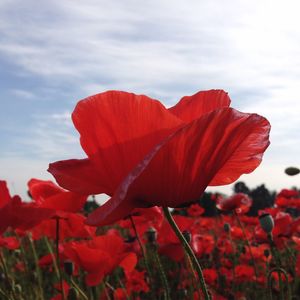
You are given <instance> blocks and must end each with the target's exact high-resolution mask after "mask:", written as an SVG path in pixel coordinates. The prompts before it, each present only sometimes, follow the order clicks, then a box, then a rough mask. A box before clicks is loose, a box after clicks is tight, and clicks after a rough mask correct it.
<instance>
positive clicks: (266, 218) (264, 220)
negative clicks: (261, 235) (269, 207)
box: [259, 214, 274, 233]
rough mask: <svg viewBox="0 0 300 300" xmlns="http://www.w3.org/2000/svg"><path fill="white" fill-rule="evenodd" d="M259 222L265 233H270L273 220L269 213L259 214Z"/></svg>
mask: <svg viewBox="0 0 300 300" xmlns="http://www.w3.org/2000/svg"><path fill="white" fill-rule="evenodd" d="M259 223H260V226H261V228H262V229H263V231H264V232H265V233H271V232H272V230H273V228H274V220H273V218H272V216H271V215H270V214H262V215H260V216H259Z"/></svg>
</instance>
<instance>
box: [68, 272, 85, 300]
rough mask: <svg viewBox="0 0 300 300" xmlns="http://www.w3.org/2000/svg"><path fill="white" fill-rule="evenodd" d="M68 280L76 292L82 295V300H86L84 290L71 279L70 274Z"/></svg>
mask: <svg viewBox="0 0 300 300" xmlns="http://www.w3.org/2000/svg"><path fill="white" fill-rule="evenodd" d="M70 282H71V284H72V286H73V287H74V289H75V290H76V291H77V292H78V294H79V295H80V296H81V297H82V299H84V300H88V297H87V295H86V294H85V293H84V291H83V290H82V289H81V288H80V287H79V285H78V284H77V283H76V282H75V281H74V280H73V278H72V276H70Z"/></svg>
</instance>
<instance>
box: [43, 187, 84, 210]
mask: <svg viewBox="0 0 300 300" xmlns="http://www.w3.org/2000/svg"><path fill="white" fill-rule="evenodd" d="M86 200H87V196H82V195H78V194H75V193H72V192H66V191H65V192H61V193H59V194H57V195H54V196H51V197H49V198H47V199H45V200H44V201H43V202H42V203H41V204H40V205H39V207H43V208H49V209H54V210H61V211H66V212H73V213H75V212H78V211H80V210H81V209H82V208H83V206H84V204H85V202H86Z"/></svg>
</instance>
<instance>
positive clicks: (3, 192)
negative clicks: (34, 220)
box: [0, 180, 11, 208]
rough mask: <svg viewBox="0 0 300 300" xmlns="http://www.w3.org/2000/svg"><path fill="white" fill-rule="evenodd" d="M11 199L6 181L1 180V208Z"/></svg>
mask: <svg viewBox="0 0 300 300" xmlns="http://www.w3.org/2000/svg"><path fill="white" fill-rule="evenodd" d="M10 200H11V196H10V194H9V190H8V188H7V184H6V181H4V180H0V208H1V207H3V206H5V205H6V204H7V203H9V202H10Z"/></svg>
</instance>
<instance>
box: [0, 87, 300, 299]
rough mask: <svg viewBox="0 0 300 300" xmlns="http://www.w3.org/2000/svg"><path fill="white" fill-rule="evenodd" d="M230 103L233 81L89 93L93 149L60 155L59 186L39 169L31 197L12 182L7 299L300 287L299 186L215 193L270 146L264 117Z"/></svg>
mask: <svg viewBox="0 0 300 300" xmlns="http://www.w3.org/2000/svg"><path fill="white" fill-rule="evenodd" d="M229 106H230V98H229V96H228V94H227V93H225V92H224V91H222V90H210V91H203V92H198V93H196V94H194V95H192V96H185V97H183V98H182V99H181V100H180V101H179V102H178V103H177V104H176V105H174V106H173V107H170V108H166V107H165V106H163V104H161V103H160V102H159V101H157V100H154V99H151V98H149V97H147V96H144V95H135V94H132V93H127V92H120V91H108V92H105V93H101V94H98V95H95V96H91V97H88V98H86V99H84V100H81V101H80V102H78V104H77V105H76V107H75V109H74V112H73V114H72V120H73V123H74V126H75V128H76V129H77V130H78V132H79V134H80V144H81V146H82V148H83V150H84V151H85V153H86V156H87V157H86V158H83V159H73V158H71V159H68V160H63V161H57V162H54V163H50V165H49V169H48V171H49V172H50V173H51V174H52V175H53V176H54V178H55V180H56V182H57V184H56V183H54V182H52V181H45V180H40V179H30V180H29V182H28V199H21V198H20V197H19V196H18V195H11V193H10V191H9V189H8V186H7V183H6V181H4V180H2V181H0V233H1V236H0V251H1V252H0V259H1V260H0V275H1V281H0V293H1V299H10V300H19V299H21V300H22V299H23V300H27V299H41V300H42V299H56V300H57V299H63V300H66V299H91V300H98V299H107V300H109V299H111V300H112V299H116V300H117V299H119V300H123V299H124V300H125V299H126V300H129V299H132V300H134V299H149V300H150V299H164V300H171V299H205V300H209V299H216V300H218V299H219V300H221V299H281V300H283V299H298V298H299V296H298V295H299V294H300V285H299V284H300V281H299V278H300V255H299V250H300V218H299V215H300V213H299V210H300V195H299V191H298V190H297V189H291V190H289V189H285V190H282V191H280V192H279V193H277V194H275V193H269V192H268V191H267V190H266V189H265V188H264V186H261V187H260V188H258V189H256V190H254V191H251V190H249V189H248V188H247V187H246V186H245V184H243V183H242V182H239V183H237V184H236V185H235V192H234V193H233V194H232V195H231V196H230V197H226V196H225V195H222V194H218V193H214V194H212V193H205V189H206V188H207V187H208V186H220V185H225V184H230V183H233V182H235V181H236V180H237V179H238V178H239V177H240V176H241V175H242V174H247V173H251V172H252V171H254V170H255V169H256V168H257V167H258V166H259V164H260V163H261V160H262V157H263V154H264V152H265V151H266V149H267V147H268V146H269V144H270V141H269V132H270V124H269V122H268V121H267V120H266V119H265V118H264V117H262V116H260V115H258V114H249V113H242V112H239V111H237V110H235V109H233V108H231V107H229ZM288 172H290V173H293V174H290V175H296V174H297V173H298V169H296V168H294V169H293V168H290V169H289V170H288ZM101 193H106V194H107V195H109V196H110V199H109V200H108V201H107V202H105V203H104V204H103V205H97V204H96V202H95V201H94V200H95V199H94V196H93V195H96V194H101ZM28 200H29V201H28ZM297 297H298V298H297Z"/></svg>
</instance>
